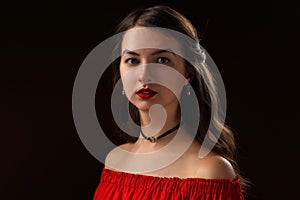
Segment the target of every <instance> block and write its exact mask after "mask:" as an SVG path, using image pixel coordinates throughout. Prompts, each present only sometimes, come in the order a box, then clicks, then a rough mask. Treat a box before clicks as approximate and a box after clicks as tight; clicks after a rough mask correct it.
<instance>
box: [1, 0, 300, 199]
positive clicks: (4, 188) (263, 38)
mask: <svg viewBox="0 0 300 200" xmlns="http://www.w3.org/2000/svg"><path fill="white" fill-rule="evenodd" d="M150 2H152V3H150ZM155 2H163V3H164V4H165V5H170V6H171V7H173V8H175V9H176V10H178V11H179V12H181V13H182V14H184V15H185V16H186V17H187V18H189V19H190V20H191V22H192V23H193V24H194V25H195V26H196V28H197V29H198V30H199V33H200V35H201V38H202V45H203V46H204V47H205V48H206V50H207V51H208V52H209V53H210V55H211V56H212V57H213V59H214V61H215V62H216V64H217V65H218V67H219V70H220V72H221V74H222V76H223V81H224V83H225V87H226V91H227V100H228V120H229V122H230V124H231V125H232V127H233V128H234V129H235V130H236V131H237V133H238V137H237V140H238V146H239V153H240V160H239V164H240V167H241V169H242V170H243V172H244V175H245V177H247V178H248V179H250V180H251V181H252V185H253V186H252V188H251V189H250V195H249V196H248V195H247V196H246V197H247V199H250V200H251V199H295V197H296V195H297V193H298V192H297V188H298V185H299V184H297V180H298V179H299V173H298V170H299V165H298V164H297V162H298V159H299V154H298V152H299V149H298V148H297V147H298V145H297V139H296V138H295V137H296V136H297V134H298V133H299V131H298V124H299V122H298V121H299V110H298V108H297V107H298V106H297V103H298V101H297V93H298V92H299V84H298V74H297V73H296V70H297V68H298V67H299V63H298V60H297V58H298V57H299V55H298V54H299V52H300V51H299V44H300V41H299V33H300V31H299V21H298V17H299V14H298V13H297V9H296V8H297V6H295V5H291V4H290V3H288V2H281V3H280V4H278V3H275V2H274V3H267V2H265V3H262V2H260V3H259V2H258V1H257V2H254V1H248V2H247V1H237V2H228V1H226V2H225V1H220V2H217V1H199V2H197V4H195V3H192V2H188V1H137V0H135V1H123V2H122V3H119V2H116V1H115V2H112V4H113V5H107V4H103V3H100V1H81V2H69V3H58V2H57V3H54V2H48V3H46V2H43V3H36V2H31V3H30V2H28V1H26V2H23V3H17V2H12V3H9V4H3V5H2V6H1V10H2V12H1V40H2V41H1V45H0V46H1V47H0V48H1V82H0V83H1V84H0V85H1V96H0V97H1V129H0V130H1V139H0V158H1V164H0V199H3V200H4V199H5V200H6V199H7V200H14V199H73V200H76V199H92V197H93V194H94V191H95V189H96V187H97V184H98V182H99V178H100V173H101V169H102V167H103V164H102V163H100V162H99V161H97V160H96V159H95V158H94V157H93V156H92V155H91V154H89V152H88V151H87V150H86V149H85V147H84V145H83V144H82V143H81V141H80V139H79V137H78V134H77V131H76V129H75V126H74V122H73V118H72V107H71V102H72V88H73V83H74V80H75V76H76V73H77V70H78V69H79V67H80V65H81V63H82V61H83V60H84V59H85V57H86V56H87V55H88V53H89V52H90V51H91V50H92V49H93V48H94V47H96V46H97V45H98V44H99V43H101V42H102V41H104V40H105V39H106V38H108V37H109V36H111V35H112V34H113V30H114V27H115V26H116V25H117V24H118V23H119V22H120V20H121V19H122V18H123V17H125V16H126V14H128V13H129V12H130V11H131V10H132V9H134V8H138V7H140V6H147V5H155ZM100 103H102V102H100Z"/></svg>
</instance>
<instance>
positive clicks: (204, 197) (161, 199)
mask: <svg viewBox="0 0 300 200" xmlns="http://www.w3.org/2000/svg"><path fill="white" fill-rule="evenodd" d="M123 199H128V200H152V199H154V200H179V199H180V200H181V199H182V200H196V199H197V200H243V199H244V197H243V195H242V192H241V188H240V183H239V177H238V176H236V177H235V178H234V179H233V180H229V179H205V178H179V177H172V178H169V177H158V176H148V175H141V174H133V173H127V172H119V171H113V170H110V169H107V168H103V169H102V174H101V179H100V183H99V185H98V187H97V189H96V192H95V195H94V200H123Z"/></svg>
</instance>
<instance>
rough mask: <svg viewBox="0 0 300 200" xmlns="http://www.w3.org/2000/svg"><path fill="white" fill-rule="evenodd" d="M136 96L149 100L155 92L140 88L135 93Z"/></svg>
mask: <svg viewBox="0 0 300 200" xmlns="http://www.w3.org/2000/svg"><path fill="white" fill-rule="evenodd" d="M136 94H137V95H138V96H139V97H140V98H142V99H150V98H152V97H153V96H154V95H156V94H157V92H155V91H153V90H151V89H149V88H141V89H139V90H138V91H137V92H136Z"/></svg>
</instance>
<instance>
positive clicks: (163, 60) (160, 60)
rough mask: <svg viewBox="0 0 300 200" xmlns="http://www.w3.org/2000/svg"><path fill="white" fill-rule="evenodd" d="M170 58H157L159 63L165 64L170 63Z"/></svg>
mask: <svg viewBox="0 0 300 200" xmlns="http://www.w3.org/2000/svg"><path fill="white" fill-rule="evenodd" d="M169 61H170V60H169V59H168V58H165V57H160V58H158V59H157V62H159V63H162V64H165V63H168V62H169Z"/></svg>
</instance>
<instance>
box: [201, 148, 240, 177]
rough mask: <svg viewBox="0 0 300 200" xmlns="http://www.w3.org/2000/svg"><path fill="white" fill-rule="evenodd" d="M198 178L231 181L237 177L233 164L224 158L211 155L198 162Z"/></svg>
mask: <svg viewBox="0 0 300 200" xmlns="http://www.w3.org/2000/svg"><path fill="white" fill-rule="evenodd" d="M196 176H199V177H204V178H209V179H221V178H222V179H230V180H233V179H234V178H235V176H236V173H235V170H234V168H233V166H232V165H231V163H230V162H229V161H228V160H227V159H225V158H224V157H222V156H219V155H216V154H211V155H209V156H206V157H205V158H203V159H199V162H197V172H196Z"/></svg>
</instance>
